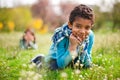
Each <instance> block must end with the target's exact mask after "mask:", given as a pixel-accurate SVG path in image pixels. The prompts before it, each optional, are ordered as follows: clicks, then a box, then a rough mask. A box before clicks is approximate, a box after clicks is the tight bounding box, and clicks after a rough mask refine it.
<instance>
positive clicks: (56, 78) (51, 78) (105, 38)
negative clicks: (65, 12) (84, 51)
mask: <svg viewBox="0 0 120 80" xmlns="http://www.w3.org/2000/svg"><path fill="white" fill-rule="evenodd" d="M119 34H120V32H114V33H113V32H108V33H105V34H102V33H96V34H95V36H96V37H95V44H94V47H93V51H92V60H93V67H92V68H90V69H81V70H77V69H74V70H73V69H71V68H66V69H64V70H59V71H49V70H46V69H42V70H38V69H37V68H35V66H34V65H30V64H29V61H30V60H31V59H32V58H33V57H34V56H36V55H37V54H39V53H44V54H47V53H48V51H49V47H50V44H51V36H52V34H44V35H40V34H37V35H36V36H37V43H38V45H39V49H38V50H20V49H19V39H20V38H21V37H22V33H21V32H12V33H0V80H120V74H119V73H120V36H119Z"/></svg>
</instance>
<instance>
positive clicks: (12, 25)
mask: <svg viewBox="0 0 120 80" xmlns="http://www.w3.org/2000/svg"><path fill="white" fill-rule="evenodd" d="M14 27H15V24H14V22H13V21H9V22H8V28H9V30H10V31H13V30H14Z"/></svg>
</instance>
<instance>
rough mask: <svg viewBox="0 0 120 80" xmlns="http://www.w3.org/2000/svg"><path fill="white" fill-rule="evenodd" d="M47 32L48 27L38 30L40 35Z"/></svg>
mask: <svg viewBox="0 0 120 80" xmlns="http://www.w3.org/2000/svg"><path fill="white" fill-rule="evenodd" d="M47 32H48V25H46V24H45V25H44V26H43V27H42V28H41V29H40V30H39V33H40V34H45V33H47Z"/></svg>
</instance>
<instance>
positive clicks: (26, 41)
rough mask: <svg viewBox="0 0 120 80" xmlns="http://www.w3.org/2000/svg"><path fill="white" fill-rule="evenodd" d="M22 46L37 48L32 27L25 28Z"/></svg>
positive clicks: (24, 47) (21, 41)
mask: <svg viewBox="0 0 120 80" xmlns="http://www.w3.org/2000/svg"><path fill="white" fill-rule="evenodd" d="M20 47H21V48H22V49H29V48H32V49H37V48H38V46H37V45H36V38H35V34H34V32H33V30H32V29H30V28H28V29H26V30H25V32H24V35H23V37H22V39H21V40H20Z"/></svg>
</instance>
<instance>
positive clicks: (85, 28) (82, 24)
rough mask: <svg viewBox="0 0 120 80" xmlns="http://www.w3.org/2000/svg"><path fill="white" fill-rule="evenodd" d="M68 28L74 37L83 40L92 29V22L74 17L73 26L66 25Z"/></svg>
mask: <svg viewBox="0 0 120 80" xmlns="http://www.w3.org/2000/svg"><path fill="white" fill-rule="evenodd" d="M68 26H69V28H71V29H72V33H73V35H74V36H75V37H80V38H81V39H82V40H84V39H85V38H86V37H87V35H88V34H89V31H90V29H91V27H92V22H91V20H89V19H84V18H81V17H76V19H75V21H74V22H73V24H70V23H68Z"/></svg>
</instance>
